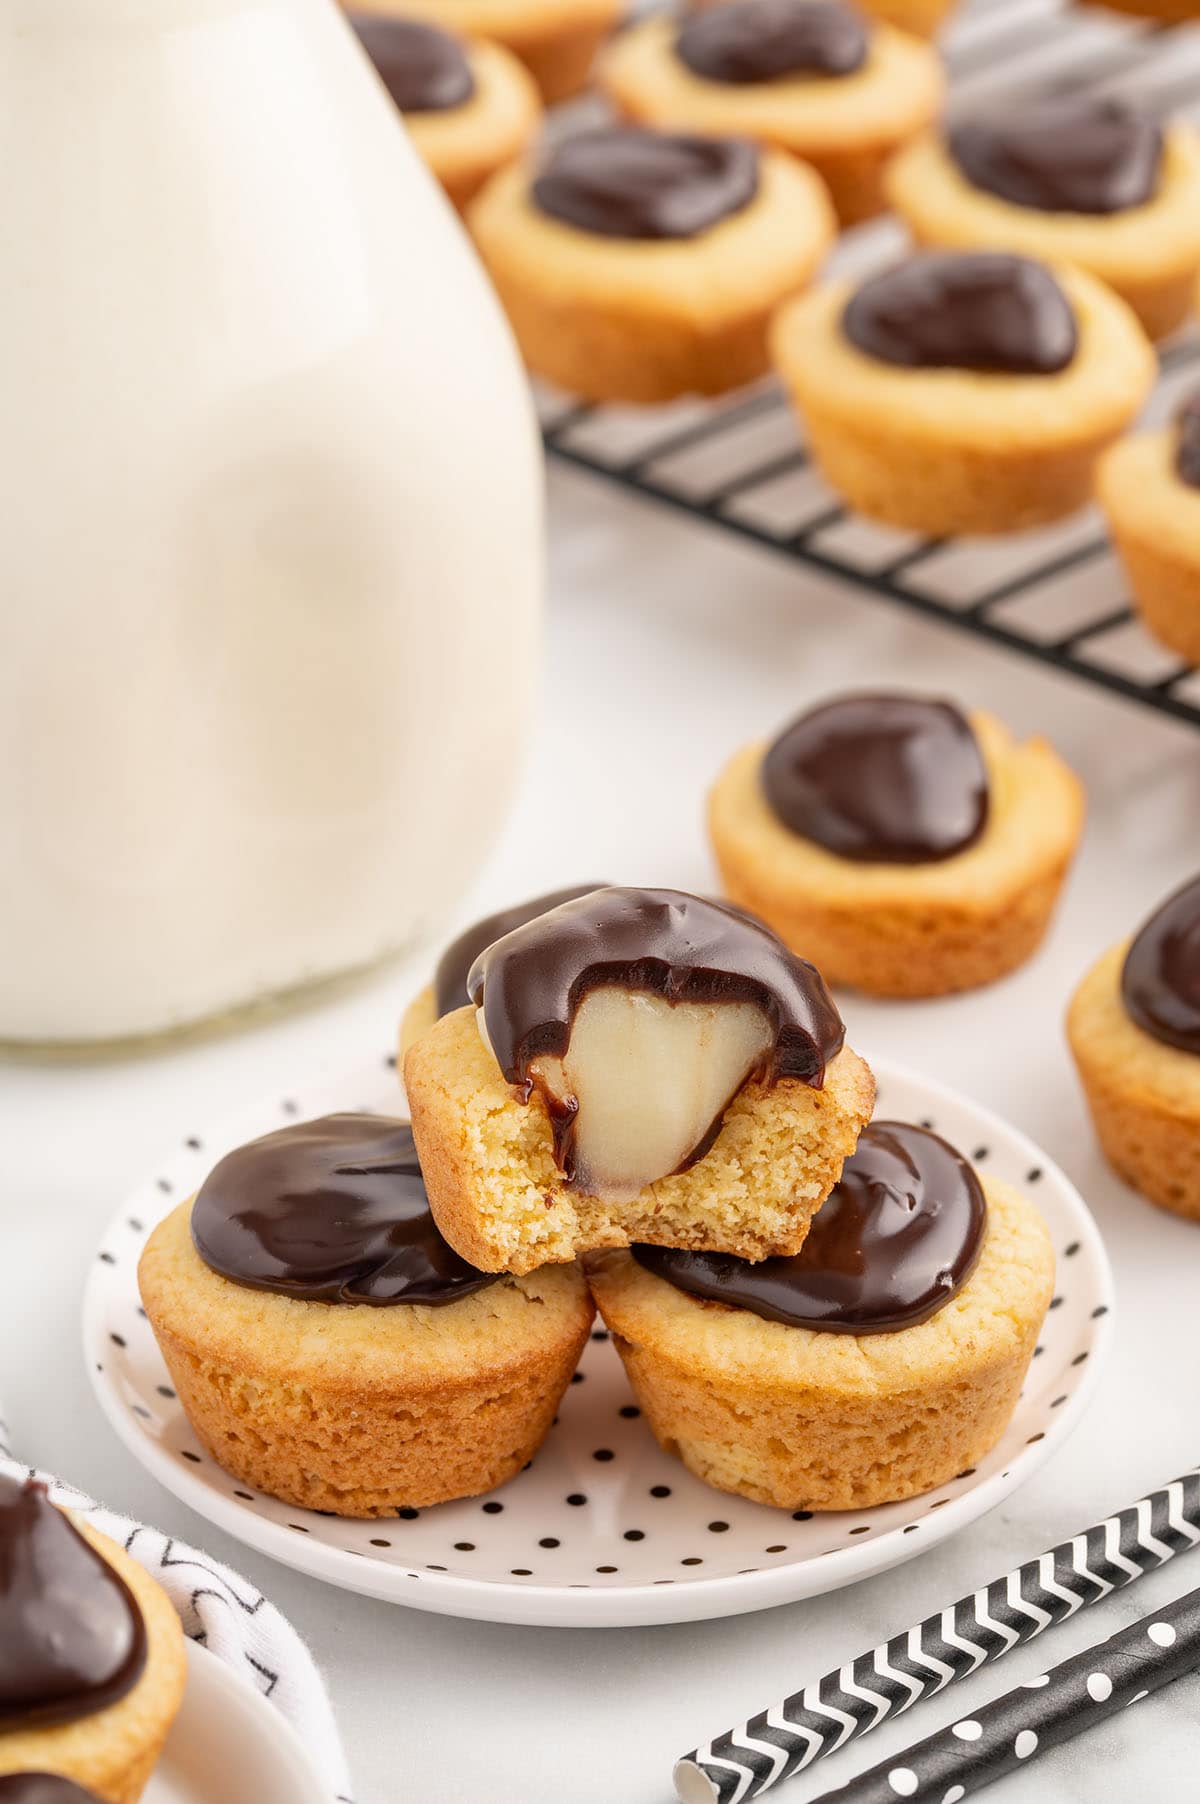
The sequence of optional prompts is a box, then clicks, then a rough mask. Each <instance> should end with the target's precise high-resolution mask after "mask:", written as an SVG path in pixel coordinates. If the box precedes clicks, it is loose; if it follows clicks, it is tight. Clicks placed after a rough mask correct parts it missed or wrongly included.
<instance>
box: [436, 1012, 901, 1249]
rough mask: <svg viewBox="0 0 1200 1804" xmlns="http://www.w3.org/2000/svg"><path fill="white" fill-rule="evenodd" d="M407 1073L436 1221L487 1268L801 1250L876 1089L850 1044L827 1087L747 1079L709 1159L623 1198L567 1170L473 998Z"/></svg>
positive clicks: (535, 1102) (540, 1112)
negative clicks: (572, 1180)
mask: <svg viewBox="0 0 1200 1804" xmlns="http://www.w3.org/2000/svg"><path fill="white" fill-rule="evenodd" d="M404 1083H405V1088H406V1090H407V1092H408V1102H409V1108H410V1110H411V1113H412V1126H413V1135H414V1138H415V1140H416V1144H417V1151H418V1153H419V1155H420V1159H421V1170H422V1173H423V1174H424V1178H425V1186H426V1190H427V1192H428V1196H429V1206H430V1209H431V1210H432V1212H433V1217H434V1220H435V1221H436V1222H437V1225H438V1228H439V1230H440V1232H441V1233H442V1235H443V1236H444V1238H445V1239H446V1240H448V1241H449V1243H450V1245H451V1246H452V1247H453V1248H454V1249H455V1251H456V1252H457V1253H458V1254H459V1255H460V1256H461V1257H462V1258H464V1259H467V1260H469V1261H470V1263H471V1264H472V1265H475V1266H477V1267H478V1268H479V1269H480V1270H481V1271H511V1272H528V1271H532V1270H535V1269H536V1268H537V1267H540V1266H547V1265H549V1264H551V1263H557V1262H559V1261H563V1260H571V1259H574V1258H575V1257H576V1255H577V1254H579V1253H581V1252H585V1251H589V1250H591V1249H594V1248H597V1247H620V1246H630V1245H632V1244H633V1242H635V1241H649V1242H653V1243H654V1244H655V1245H659V1246H678V1247H704V1248H708V1249H717V1250H720V1251H722V1252H731V1253H736V1254H738V1255H739V1257H741V1258H744V1259H763V1258H767V1257H768V1256H770V1255H771V1254H773V1253H791V1252H798V1251H799V1249H800V1246H801V1245H802V1243H803V1240H804V1236H805V1235H806V1233H807V1232H808V1224H809V1222H810V1221H811V1219H812V1217H813V1215H814V1214H815V1213H816V1210H817V1209H818V1208H819V1206H820V1204H821V1203H822V1202H823V1201H824V1199H825V1198H826V1196H828V1194H829V1192H830V1190H832V1188H833V1186H834V1184H835V1183H836V1182H837V1179H838V1177H839V1176H840V1174H841V1169H842V1164H843V1161H844V1160H845V1159H846V1158H847V1157H848V1156H849V1155H850V1153H851V1152H853V1150H854V1147H855V1144H856V1142H857V1139H858V1135H859V1132H860V1130H861V1129H862V1128H863V1127H864V1126H865V1124H866V1123H867V1121H869V1120H870V1117H871V1111H872V1108H873V1106H874V1100H875V1082H874V1079H873V1078H872V1076H871V1073H870V1071H869V1070H868V1068H867V1066H866V1065H865V1064H864V1062H863V1060H862V1059H861V1058H859V1056H858V1054H857V1053H855V1052H852V1051H851V1050H850V1048H849V1047H844V1048H843V1050H842V1051H841V1052H840V1053H838V1055H837V1057H836V1058H834V1059H832V1060H831V1061H830V1063H829V1065H828V1066H827V1068H826V1071H825V1083H824V1087H823V1088H821V1089H814V1088H813V1087H812V1086H810V1085H808V1084H805V1083H803V1082H800V1081H799V1080H796V1079H787V1078H784V1079H781V1080H780V1081H779V1082H777V1083H776V1084H775V1085H774V1086H773V1087H771V1088H767V1087H765V1086H764V1085H762V1084H759V1083H753V1082H751V1083H747V1084H745V1085H743V1087H742V1089H741V1090H740V1091H739V1092H738V1094H737V1095H736V1096H735V1097H734V1098H733V1101H732V1102H731V1103H730V1104H729V1106H728V1107H727V1108H726V1110H725V1114H724V1118H723V1122H722V1126H721V1130H720V1132H719V1133H718V1135H717V1137H716V1139H715V1140H714V1142H713V1144H712V1146H711V1147H710V1148H709V1150H708V1151H707V1152H706V1153H705V1154H704V1156H703V1158H701V1159H699V1160H698V1161H697V1162H696V1163H695V1164H694V1165H692V1166H691V1167H690V1168H689V1169H688V1170H686V1171H682V1172H677V1173H675V1174H674V1175H673V1176H671V1177H665V1178H660V1179H658V1180H657V1182H655V1183H653V1184H649V1185H647V1186H646V1187H645V1188H644V1189H642V1190H641V1191H639V1192H638V1194H637V1195H636V1196H635V1197H632V1198H630V1199H628V1200H626V1201H620V1202H613V1201H606V1200H604V1199H601V1198H598V1197H595V1196H591V1195H589V1194H588V1193H587V1192H584V1191H579V1190H576V1189H573V1188H572V1186H571V1185H570V1184H569V1183H568V1182H567V1180H566V1179H565V1178H564V1177H563V1175H562V1173H561V1172H560V1171H559V1170H558V1168H557V1166H556V1164H555V1162H554V1147H553V1137H552V1134H551V1128H550V1123H549V1119H548V1117H547V1115H546V1111H545V1108H544V1107H543V1105H542V1103H541V1101H540V1099H538V1097H537V1096H536V1093H535V1095H534V1097H533V1098H532V1099H531V1100H530V1101H529V1102H528V1103H525V1102H522V1101H521V1100H520V1099H519V1098H518V1096H517V1095H516V1093H515V1091H514V1090H513V1088H512V1087H511V1085H509V1084H508V1083H506V1082H505V1079H504V1077H503V1075H502V1073H501V1071H500V1069H499V1067H498V1066H497V1064H496V1061H495V1059H494V1057H493V1056H492V1054H491V1052H490V1051H489V1050H488V1048H487V1047H486V1046H485V1045H484V1044H483V1041H482V1039H481V1038H480V1035H479V1030H478V1028H477V1026H476V1022H475V1011H474V1010H473V1009H472V1008H469V1007H468V1008H461V1009H456V1010H455V1011H454V1012H453V1013H452V1014H449V1015H443V1016H442V1018H441V1020H440V1021H438V1022H436V1023H435V1025H434V1026H433V1027H432V1028H431V1029H430V1030H429V1031H428V1032H427V1033H425V1034H423V1035H422V1036H421V1038H420V1039H418V1040H417V1041H415V1042H414V1044H413V1045H412V1046H410V1047H409V1049H408V1052H407V1053H406V1054H405V1059H404Z"/></svg>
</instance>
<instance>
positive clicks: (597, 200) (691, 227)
mask: <svg viewBox="0 0 1200 1804" xmlns="http://www.w3.org/2000/svg"><path fill="white" fill-rule="evenodd" d="M739 4H740V0H739ZM757 193H758V151H757V150H756V148H755V147H754V145H753V144H751V143H750V142H749V141H748V140H746V139H743V138H705V137H700V136H698V135H696V134H693V133H684V132H656V131H649V130H645V129H643V128H642V127H641V126H632V125H611V126H602V127H600V128H598V129H597V130H595V131H588V132H580V133H579V134H578V135H577V136H575V137H573V138H567V139H564V141H563V142H562V143H561V144H559V145H558V146H557V147H556V148H555V149H554V150H552V151H551V152H550V154H549V156H548V157H547V158H546V161H545V162H544V163H543V165H542V168H541V172H540V174H539V175H538V176H537V177H536V179H535V181H534V184H533V198H534V201H535V202H536V203H537V205H538V206H539V207H540V208H541V210H542V212H543V213H548V214H550V216H551V217H552V218H554V219H561V220H563V221H564V222H565V223H566V224H567V225H571V226H575V227H577V229H578V230H580V231H583V232H592V233H594V234H596V235H597V236H599V237H601V238H695V237H696V236H697V235H698V234H699V233H700V232H707V231H708V230H709V228H710V227H711V226H715V225H718V224H719V223H720V221H721V220H723V219H727V218H728V217H729V216H730V215H731V214H733V213H740V212H741V211H742V209H743V207H748V206H749V205H750V202H751V201H752V200H753V199H754V197H755V195H756V194H757Z"/></svg>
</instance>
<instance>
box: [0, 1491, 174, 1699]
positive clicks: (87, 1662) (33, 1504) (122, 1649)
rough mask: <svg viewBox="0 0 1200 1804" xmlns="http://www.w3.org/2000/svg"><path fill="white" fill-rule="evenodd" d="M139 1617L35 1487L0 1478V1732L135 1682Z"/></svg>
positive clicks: (141, 1663)
mask: <svg viewBox="0 0 1200 1804" xmlns="http://www.w3.org/2000/svg"><path fill="white" fill-rule="evenodd" d="M145 1664H146V1625H145V1623H144V1622H143V1621H142V1613H141V1611H140V1610H139V1609H138V1606H137V1602H136V1600H135V1598H134V1596H133V1593H132V1592H131V1591H130V1589H129V1587H128V1586H127V1585H126V1583H125V1581H124V1579H122V1578H121V1577H120V1575H119V1574H118V1573H116V1572H114V1571H113V1569H112V1567H111V1566H110V1565H109V1564H108V1561H107V1560H105V1559H103V1558H102V1557H101V1555H100V1554H98V1553H97V1552H96V1551H95V1549H94V1548H93V1547H92V1546H91V1545H90V1544H89V1543H88V1542H87V1541H85V1540H84V1538H83V1536H82V1535H81V1534H80V1533H79V1530H78V1529H77V1528H76V1527H75V1525H74V1523H73V1522H71V1521H70V1519H69V1518H68V1517H67V1516H65V1515H64V1514H63V1512H62V1511H61V1510H59V1509H56V1508H55V1507H54V1505H53V1504H52V1503H51V1502H50V1499H49V1497H48V1496H47V1494H46V1488H45V1486H44V1485H40V1484H37V1483H34V1482H32V1481H30V1482H29V1483H26V1484H21V1483H20V1482H18V1481H17V1480H16V1479H12V1478H0V1731H4V1730H9V1729H26V1728H33V1727H37V1728H44V1727H46V1726H47V1725H50V1724H58V1723H71V1722H75V1721H76V1720H77V1719H78V1718H80V1717H84V1716H92V1715H94V1714H95V1712H96V1711H97V1710H106V1709H107V1708H108V1706H109V1705H110V1704H115V1703H118V1702H119V1701H120V1699H121V1698H123V1697H125V1696H126V1695H127V1694H128V1693H129V1692H130V1691H132V1690H133V1687H134V1686H135V1685H136V1684H137V1682H138V1680H139V1679H140V1678H141V1676H142V1670H143V1668H144V1667H145Z"/></svg>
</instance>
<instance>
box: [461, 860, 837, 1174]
mask: <svg viewBox="0 0 1200 1804" xmlns="http://www.w3.org/2000/svg"><path fill="white" fill-rule="evenodd" d="M468 988H469V990H470V994H471V1000H472V1001H473V1002H474V1003H475V1005H476V1007H477V1008H480V1009H481V1010H482V1015H483V1021H484V1025H485V1028H486V1034H487V1039H488V1042H489V1044H490V1045H491V1048H492V1051H493V1053H494V1054H495V1057H496V1060H497V1063H498V1064H499V1066H500V1069H501V1071H502V1072H503V1074H504V1076H505V1078H506V1079H507V1081H508V1082H509V1083H510V1084H513V1085H515V1086H516V1087H517V1088H518V1089H519V1090H520V1091H521V1093H522V1095H523V1098H524V1100H526V1101H528V1099H529V1097H530V1095H531V1094H532V1092H533V1089H534V1088H535V1086H536V1087H537V1088H538V1090H539V1091H540V1093H541V1095H542V1098H543V1100H544V1101H545V1103H546V1106H547V1111H548V1113H549V1115H550V1119H551V1123H552V1126H553V1129H554V1140H555V1155H556V1158H557V1161H558V1165H559V1169H560V1170H562V1171H564V1172H566V1173H567V1175H568V1176H572V1175H573V1174H574V1161H573V1149H574V1142H575V1135H576V1129H577V1126H578V1122H577V1115H578V1111H579V1101H578V1098H576V1097H570V1098H567V1097H564V1096H563V1095H561V1094H559V1093H557V1092H555V1091H552V1090H551V1088H550V1087H549V1086H548V1085H547V1084H546V1083H545V1082H544V1081H541V1080H542V1073H541V1072H540V1071H539V1069H538V1065H539V1061H543V1062H544V1061H545V1060H546V1059H565V1057H566V1055H567V1053H568V1050H569V1049H572V1035H573V1032H574V1029H575V1025H576V1018H577V1016H578V1015H579V1013H580V1010H581V1009H582V1007H583V1005H584V1003H585V1001H587V1000H588V999H589V998H591V997H594V996H595V995H596V994H597V993H598V992H602V991H607V990H614V989H615V990H619V991H624V992H629V993H632V994H635V995H643V996H647V997H650V998H653V999H656V1000H657V1001H658V1002H660V1003H662V1004H666V1005H668V1007H669V1008H671V1007H673V1006H674V1005H679V1004H682V1003H693V1004H701V1005H712V1004H718V1005H724V1004H729V1005H735V1004H741V1005H746V1004H749V1005H750V1006H751V1008H752V1009H753V1010H757V1011H760V1012H761V1017H762V1021H763V1025H764V1028H765V1032H764V1034H763V1036H762V1040H761V1044H760V1049H759V1051H758V1052H757V1054H756V1055H754V1057H753V1062H752V1064H751V1067H750V1069H749V1070H748V1071H743V1073H742V1075H741V1077H740V1079H739V1080H737V1082H736V1083H735V1087H734V1089H733V1091H732V1093H727V1094H725V1095H723V1096H722V1097H721V1099H720V1101H719V1103H718V1104H717V1106H716V1108H715V1110H712V1111H710V1112H709V1114H708V1116H707V1117H706V1119H705V1122H704V1123H703V1124H702V1125H701V1126H700V1128H699V1131H698V1132H697V1133H696V1134H695V1136H694V1137H693V1138H692V1139H691V1141H690V1144H689V1146H688V1148H687V1150H686V1152H685V1155H684V1156H683V1157H682V1159H681V1160H679V1161H677V1162H675V1163H674V1164H673V1165H672V1166H671V1167H669V1168H668V1169H670V1170H676V1171H681V1170H685V1169H686V1168H687V1167H688V1166H689V1165H691V1164H694V1163H695V1161H696V1160H697V1159H700V1158H702V1157H703V1156H704V1154H705V1153H706V1152H707V1151H708V1149H709V1147H710V1146H711V1145H712V1143H713V1141H714V1140H715V1138H716V1136H717V1134H718V1133H719V1131H720V1127H721V1121H722V1119H723V1116H724V1112H725V1109H726V1108H727V1107H728V1105H729V1103H730V1102H731V1101H732V1098H733V1095H735V1094H736V1093H737V1090H738V1089H740V1088H741V1085H742V1084H743V1083H745V1082H747V1081H749V1080H750V1079H751V1078H754V1079H757V1080H758V1081H760V1082H764V1083H768V1084H773V1083H775V1082H776V1081H778V1080H779V1079H780V1078H791V1079H796V1080H799V1081H800V1082H802V1083H806V1084H809V1085H811V1086H813V1087H814V1088H820V1087H821V1085H822V1084H823V1082H824V1078H825V1067H826V1065H827V1064H828V1062H829V1061H830V1060H831V1059H832V1058H834V1057H835V1056H836V1055H837V1053H838V1052H840V1051H841V1048H842V1044H843V1040H844V1037H845V1030H844V1028H843V1026H842V1020H841V1017H840V1015H839V1014H838V1012H837V1009H836V1008H835V1006H834V1003H833V1000H832V998H831V997H830V995H829V992H828V990H827V989H826V988H825V984H824V982H823V980H822V978H821V976H820V974H819V973H818V972H817V971H816V970H815V969H814V968H813V966H812V965H810V964H808V963H807V961H806V960H804V959H801V958H797V957H796V956H795V955H794V954H793V953H791V952H789V951H788V949H787V947H786V946H785V945H784V944H783V942H782V940H780V939H778V938H777V937H776V936H775V934H774V933H772V932H771V930H770V928H769V927H765V926H763V925H762V924H761V923H760V922H757V921H755V920H753V919H752V918H751V917H750V916H749V915H746V914H742V913H740V912H739V911H737V910H734V909H731V908H726V907H725V906H724V905H723V904H721V903H718V902H710V901H706V900H705V899H704V898H702V897H700V896H690V895H685V894H683V892H681V891H679V890H663V889H602V890H597V891H595V892H594V893H593V894H592V895H590V896H584V897H582V898H581V899H580V900H579V901H578V902H568V903H565V904H564V905H563V906H562V907H561V908H556V909H553V910H551V912H550V913H549V914H544V915H539V916H538V918H537V919H536V920H534V921H531V922H530V923H529V924H528V925H527V926H525V927H519V928H517V929H516V931H515V932H513V933H510V934H508V935H507V936H506V937H505V938H504V939H502V940H498V941H496V942H495V944H494V945H491V946H489V947H488V949H487V950H486V951H485V952H483V953H482V954H481V955H480V957H479V958H477V959H476V961H475V964H474V966H473V967H472V969H471V974H470V977H469V979H468ZM690 1050H691V1049H690V1048H689V1051H690ZM673 1075H674V1073H673V1071H671V1070H669V1069H668V1070H664V1069H661V1067H660V1068H658V1069H656V1070H655V1072H654V1076H653V1081H654V1082H655V1083H656V1084H659V1085H661V1087H662V1088H663V1090H664V1093H665V1091H666V1090H667V1089H668V1088H669V1086H670V1083H671V1080H672V1077H673ZM664 1175H666V1172H654V1173H649V1174H647V1176H646V1180H645V1181H647V1182H649V1181H651V1179H652V1178H653V1177H658V1176H664Z"/></svg>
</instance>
